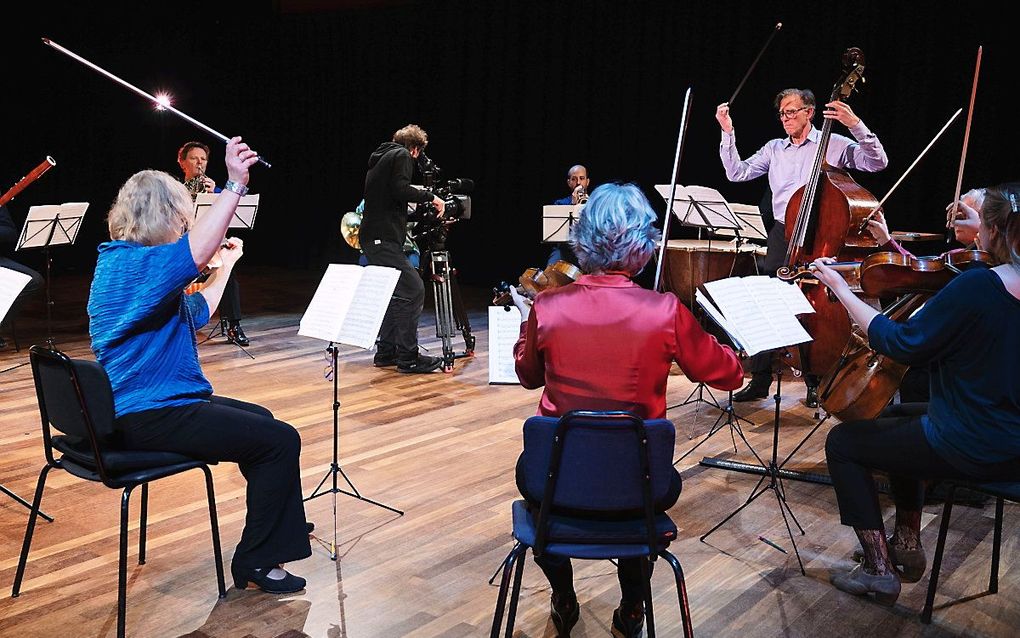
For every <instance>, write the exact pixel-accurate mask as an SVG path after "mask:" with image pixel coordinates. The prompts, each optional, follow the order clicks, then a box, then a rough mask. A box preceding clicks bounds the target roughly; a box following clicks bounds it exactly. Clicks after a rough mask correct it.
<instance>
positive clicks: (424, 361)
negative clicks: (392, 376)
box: [397, 354, 443, 373]
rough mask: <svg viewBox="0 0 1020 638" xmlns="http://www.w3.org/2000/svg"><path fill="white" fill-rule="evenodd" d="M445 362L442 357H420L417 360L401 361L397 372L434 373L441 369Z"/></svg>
mask: <svg viewBox="0 0 1020 638" xmlns="http://www.w3.org/2000/svg"><path fill="white" fill-rule="evenodd" d="M442 365H443V360H442V359H441V358H440V357H429V356H426V355H423V354H421V355H418V358H417V359H411V360H410V361H400V362H398V363H397V372H408V373H423V372H434V371H436V370H438V369H439V368H441V367H442Z"/></svg>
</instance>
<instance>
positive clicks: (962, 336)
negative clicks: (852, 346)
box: [868, 269, 1020, 477]
mask: <svg viewBox="0 0 1020 638" xmlns="http://www.w3.org/2000/svg"><path fill="white" fill-rule="evenodd" d="M868 338H869V341H870V342H871V345H872V347H873V348H874V349H875V350H877V351H878V352H881V353H883V354H886V355H888V356H890V357H892V358H893V359H896V360H897V361H901V362H903V363H906V364H909V365H913V366H918V365H928V366H929V367H930V372H931V399H930V402H929V404H928V415H927V416H926V417H925V418H924V419H923V425H924V433H925V436H926V437H927V439H928V442H929V443H930V444H931V446H932V448H934V449H935V451H936V452H937V453H938V454H939V455H940V456H942V457H943V458H944V459H946V460H947V461H949V462H950V463H952V464H953V465H954V466H955V467H957V468H958V469H960V470H962V471H965V472H968V473H970V474H972V475H974V476H977V477H980V476H981V466H982V465H984V464H988V463H998V462H1005V461H1009V460H1011V459H1016V460H1017V461H1018V463H1020V373H1018V371H1017V369H1016V367H1017V363H1020V300H1018V299H1017V298H1016V297H1014V296H1013V295H1011V294H1010V293H1009V291H1008V290H1006V287H1005V285H1003V283H1002V280H1001V279H1000V278H999V276H998V275H997V274H995V272H994V271H992V270H990V269H979V270H969V271H967V272H965V273H963V274H961V275H959V276H958V277H956V278H955V279H954V280H953V281H952V282H951V283H950V284H949V285H948V286H946V287H945V288H943V289H942V290H941V291H940V292H939V293H938V294H937V295H935V296H934V297H932V298H931V299H930V300H929V301H928V302H927V303H926V304H925V305H924V307H923V308H922V309H921V310H920V311H919V312H917V313H916V314H915V315H914V316H913V317H911V318H910V319H909V320H908V321H906V322H903V323H897V322H895V321H892V320H890V319H888V318H887V317H884V316H882V315H879V316H878V317H875V319H874V320H873V321H872V322H871V325H870V327H869V328H868Z"/></svg>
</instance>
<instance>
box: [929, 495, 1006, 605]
mask: <svg viewBox="0 0 1020 638" xmlns="http://www.w3.org/2000/svg"><path fill="white" fill-rule="evenodd" d="M946 484H947V486H948V488H949V494H948V496H946V502H945V504H944V505H943V506H942V524H941V525H940V526H939V539H938V541H937V542H936V544H935V558H934V559H933V560H932V564H931V576H930V577H929V578H928V595H927V597H926V598H925V600H924V607H923V608H921V622H923V623H925V624H928V623H930V622H931V612H932V607H933V606H934V604H935V589H936V588H937V587H938V584H939V570H941V569H942V554H943V552H944V551H945V548H946V534H947V533H948V532H949V517H950V516H951V515H952V513H953V501H954V499H955V498H956V488H958V487H965V488H967V489H969V490H971V491H973V492H978V493H981V494H988V495H989V496H992V497H994V498H995V527H994V530H993V532H992V568H991V572H990V573H989V575H988V591H987V592H986V593H989V594H995V593H997V592H998V591H999V546H1000V545H1001V544H1002V510H1003V505H1004V502H1005V501H1011V502H1013V503H1020V483H971V482H969V481H946ZM969 598H973V597H969ZM969 598H968V599H969Z"/></svg>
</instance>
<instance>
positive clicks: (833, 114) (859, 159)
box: [715, 89, 889, 407]
mask: <svg viewBox="0 0 1020 638" xmlns="http://www.w3.org/2000/svg"><path fill="white" fill-rule="evenodd" d="M774 103H775V107H776V109H777V116H778V117H779V122H780V123H781V124H782V125H783V131H784V132H785V133H786V135H785V136H784V137H780V138H776V139H774V140H771V141H769V142H768V143H766V144H765V146H762V147H761V148H760V149H758V151H757V152H755V153H754V154H753V155H751V156H750V157H748V158H747V159H743V160H742V159H740V153H739V152H738V151H737V138H736V133H735V131H734V128H733V118H732V117H731V116H730V106H729V103H725V102H724V103H723V104H720V105H719V106H718V107H716V110H715V119H716V121H718V122H719V126H720V128H722V141H721V142H720V144H719V158H720V159H721V160H722V165H723V169H725V171H726V178H727V179H729V180H730V181H731V182H746V181H749V180H752V179H754V178H756V177H761V176H762V175H768V180H769V187H770V188H771V190H772V211H773V215H774V216H775V224H774V225H773V226H772V229H771V230H769V238H768V249H767V252H766V255H765V271H766V273H767V274H769V275H774V274H775V272H776V270H777V269H778V268H779V267H780V266H782V265H783V261H784V259H785V257H786V251H787V242H786V207H787V205H788V204H789V203H790V199H791V198H792V197H793V195H794V193H796V192H797V190H798V189H799V188H800V187H802V186H804V185H805V184H806V183H807V182H808V179H809V178H810V177H811V169H812V167H813V166H814V158H815V154H816V153H817V152H818V142H819V139H820V138H821V136H822V133H821V131H820V130H818V129H816V128H815V127H814V125H813V124H812V120H813V118H814V116H815V94H814V93H812V92H811V91H810V90H808V89H785V90H783V91H780V92H779V94H778V95H776V98H775V102H774ZM822 116H823V117H824V118H826V119H829V120H836V121H837V122H839V123H840V124H842V125H843V126H845V127H847V128H848V129H849V131H850V134H851V135H852V136H853V139H851V138H849V137H846V136H844V135H839V134H836V133H833V134H832V136H831V137H830V139H829V146H828V148H827V149H826V153H825V161H826V163H828V164H829V166H832V167H834V168H842V169H848V170H861V171H867V172H869V173H875V172H878V171H880V170H882V169H884V168H885V167H886V166H888V165H889V158H888V157H887V156H886V154H885V149H883V148H882V143H881V142H880V141H879V140H878V136H876V135H875V134H874V133H872V132H871V129H869V128H868V127H867V126H865V125H864V122H863V121H862V120H861V118H860V117H858V116H857V115H856V114H854V112H853V110H852V109H851V108H850V107H849V106H848V105H846V104H844V103H843V102H840V101H835V102H829V103H828V104H826V105H825V111H823V112H822ZM747 369H749V370H750V371H751V381H750V383H748V384H747V386H745V387H744V389H743V390H741V391H740V392H737V393H736V394H734V395H733V400H734V401H754V400H756V399H764V398H765V397H767V396H768V395H769V389H770V387H771V385H772V370H771V353H768V352H766V353H761V354H759V355H755V356H754V357H751V360H750V362H749V365H748V366H747ZM805 382H806V385H807V388H808V392H807V400H806V403H807V404H808V405H809V406H811V407H815V406H817V404H818V400H817V395H816V388H817V387H818V379H817V378H814V377H813V375H806V378H805Z"/></svg>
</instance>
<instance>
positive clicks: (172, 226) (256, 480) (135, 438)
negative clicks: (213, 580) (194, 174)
mask: <svg viewBox="0 0 1020 638" xmlns="http://www.w3.org/2000/svg"><path fill="white" fill-rule="evenodd" d="M257 160H258V155H257V154H256V153H255V152H254V151H252V150H251V149H249V148H248V145H247V144H245V143H243V142H242V141H241V138H239V137H235V138H233V139H232V140H230V141H229V142H228V143H227V147H226V165H227V175H228V177H229V179H228V180H227V182H226V184H225V185H224V189H223V192H222V193H220V195H219V197H217V198H216V201H215V202H214V203H213V205H212V206H211V207H210V209H209V211H208V212H206V214H205V215H203V216H202V218H201V219H199V220H198V221H197V222H195V224H194V226H193V227H192V225H191V222H192V218H193V213H192V210H193V208H192V201H191V195H190V194H189V193H188V190H187V189H186V188H185V186H184V185H183V184H181V183H180V182H178V181H177V180H176V179H174V178H173V177H171V176H170V175H168V174H167V173H164V172H162V171H152V170H148V171H141V172H139V173H135V174H134V175H132V176H131V177H130V178H129V179H128V180H127V182H125V183H124V185H123V186H122V187H121V189H120V192H119V193H118V194H117V199H116V201H115V202H114V203H113V207H112V208H111V209H110V214H109V217H108V224H109V228H110V238H111V239H112V241H109V242H106V243H104V244H101V245H100V246H99V259H98V262H97V263H96V272H95V276H94V278H93V280H92V290H91V293H90V295H89V302H88V313H89V333H90V335H91V337H92V351H93V352H94V353H95V355H96V360H97V361H98V362H99V363H100V364H101V365H102V366H103V368H104V369H105V370H106V372H107V375H108V376H109V377H110V384H111V386H112V388H113V398H114V409H115V412H116V422H115V425H116V428H117V431H118V434H119V439H120V440H119V441H118V444H119V445H121V446H122V447H124V448H126V449H133V450H158V451H167V452H176V453H179V454H184V455H187V456H190V457H193V458H197V459H201V460H203V461H209V462H212V461H231V462H235V463H237V464H238V465H239V466H240V469H241V473H242V474H243V475H244V477H245V479H246V480H247V481H248V493H247V508H248V511H247V515H246V518H245V526H244V530H243V531H242V533H241V540H240V542H239V543H238V545H237V548H236V549H235V550H234V557H233V561H232V563H231V574H232V575H233V577H234V584H235V585H236V586H237V587H239V588H246V587H247V586H248V584H249V583H253V584H255V585H256V586H258V587H259V588H260V589H262V590H263V591H265V592H269V593H274V594H282V593H291V592H296V591H300V590H301V589H303V588H304V586H305V579H303V578H300V577H298V576H294V575H292V574H290V573H288V572H287V571H286V570H284V569H283V568H282V567H280V565H281V564H282V563H285V562H290V561H295V560H299V559H301V558H305V557H307V556H310V555H311V553H312V552H311V547H310V545H309V542H308V534H307V529H306V523H305V514H304V506H303V503H302V498H301V480H300V467H299V461H298V457H299V454H300V450H301V439H300V437H299V435H298V433H297V431H296V430H295V429H294V428H293V427H291V426H290V425H288V424H286V423H283V422H282V421H277V420H276V419H274V418H273V416H272V414H271V413H270V412H269V410H267V409H265V408H263V407H261V406H258V405H254V404H251V403H245V402H242V401H237V400H234V399H227V398H224V397H217V396H214V395H213V393H212V386H211V385H210V384H209V381H208V380H206V378H205V376H204V375H203V374H202V369H201V366H200V365H199V362H198V348H197V344H196V339H195V331H196V329H198V328H200V327H201V326H203V325H204V324H205V323H206V322H208V321H209V317H210V315H211V314H212V313H213V312H214V311H215V309H216V306H217V304H218V303H219V301H220V297H221V296H222V294H223V286H224V284H225V282H226V280H227V279H228V278H229V276H230V271H231V269H232V268H233V266H234V264H235V263H237V260H238V259H240V257H241V254H242V243H241V241H240V240H239V239H233V238H227V239H224V235H225V233H226V231H227V225H228V224H229V222H230V218H231V217H232V216H233V214H234V210H235V209H236V208H237V203H238V201H239V200H240V198H241V196H243V195H244V194H245V192H247V190H248V188H247V183H248V167H250V166H251V165H252V164H254V163H255V162H256V161H257ZM214 258H218V260H219V261H221V262H222V265H221V266H220V267H219V268H217V269H216V270H215V271H214V272H213V275H212V276H211V277H210V278H209V281H208V284H207V285H206V286H205V287H204V288H203V289H202V290H201V291H200V292H199V293H196V294H185V292H184V289H185V287H186V286H187V285H188V284H189V283H190V282H191V281H193V280H194V279H195V278H196V277H198V275H199V274H200V273H201V272H202V270H204V269H205V268H206V266H207V265H208V264H209V263H210V261H212V260H213V259H214Z"/></svg>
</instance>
